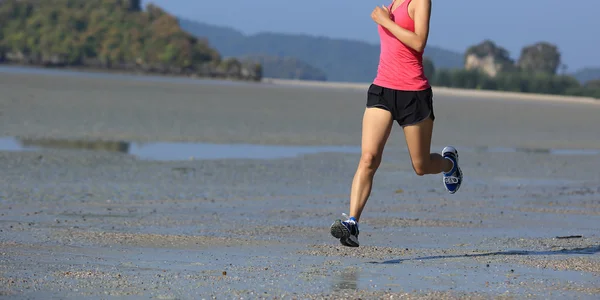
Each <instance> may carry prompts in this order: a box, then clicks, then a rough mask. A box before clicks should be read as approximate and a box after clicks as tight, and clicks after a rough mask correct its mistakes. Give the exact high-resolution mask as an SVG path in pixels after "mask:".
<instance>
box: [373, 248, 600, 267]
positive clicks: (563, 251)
mask: <svg viewBox="0 0 600 300" xmlns="http://www.w3.org/2000/svg"><path fill="white" fill-rule="evenodd" d="M596 253H600V246H590V247H585V248H573V249H561V250H555V251H524V250H523V251H518V250H517V251H498V252H489V253H479V254H463V255H436V256H426V257H415V258H406V259H393V260H387V261H383V262H377V261H372V262H368V263H370V264H400V263H402V262H405V261H415V260H433V259H447V258H460V257H486V256H502V255H506V256H513V255H524V256H528V255H531V256H537V255H568V254H596Z"/></svg>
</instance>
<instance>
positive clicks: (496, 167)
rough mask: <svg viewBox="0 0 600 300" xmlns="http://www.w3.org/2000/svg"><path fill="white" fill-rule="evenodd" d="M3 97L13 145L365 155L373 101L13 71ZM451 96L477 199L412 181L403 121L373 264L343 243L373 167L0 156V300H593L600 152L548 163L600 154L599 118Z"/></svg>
mask: <svg viewBox="0 0 600 300" xmlns="http://www.w3.org/2000/svg"><path fill="white" fill-rule="evenodd" d="M192 83H193V84H192ZM0 89H1V90H2V91H3V92H2V94H0V136H16V137H20V138H22V139H23V140H25V139H26V141H28V142H29V143H31V142H35V141H36V140H37V139H42V138H43V139H45V140H43V141H44V142H43V143H42V142H40V143H39V144H45V145H48V143H47V141H48V140H52V139H58V140H60V139H77V140H86V141H88V143H78V145H86V146H85V147H86V148H88V149H89V148H90V146H89V145H90V143H92V144H93V141H95V140H97V139H100V140H107V141H137V142H153V141H171V142H181V141H184V142H200V143H222V144H229V143H247V144H263V145H270V144H274V145H332V146H337V145H349V146H358V143H359V141H360V117H361V115H362V109H363V107H364V96H365V95H364V93H365V91H362V90H359V89H347V90H344V89H339V88H323V87H319V88H309V87H301V86H284V85H281V84H266V85H265V84H263V85H258V84H238V83H227V84H224V83H219V84H217V83H213V82H195V81H187V80H181V81H177V80H172V81H169V80H161V79H149V78H147V77H143V78H138V77H128V76H123V77H115V76H113V77H109V76H106V77H91V76H84V75H82V76H71V75H61V74H54V75H43V74H35V73H24V74H7V73H5V72H4V73H3V72H0ZM434 92H435V90H434ZM436 95H437V94H436ZM524 98H527V97H524ZM435 101H436V102H435V108H436V115H437V119H436V129H435V134H434V142H433V143H434V150H439V149H441V147H443V146H444V145H446V144H448V143H452V144H453V145H455V146H457V148H458V149H459V151H460V153H461V162H462V164H461V165H462V168H463V170H464V172H465V176H466V177H465V184H464V186H463V187H462V188H461V191H460V192H459V193H457V194H455V195H448V194H447V193H445V191H444V189H443V186H442V184H441V178H440V176H424V177H418V176H416V175H414V173H413V171H412V168H411V166H410V162H409V158H408V154H407V152H406V149H405V148H406V147H405V144H404V140H403V136H402V134H401V131H400V130H399V128H398V127H397V126H396V127H395V128H394V133H393V135H392V139H391V140H390V142H389V144H388V148H386V153H385V157H384V162H383V163H382V166H381V169H380V170H379V171H378V173H377V175H376V181H375V184H374V187H373V194H372V198H371V200H370V202H369V204H368V206H367V209H366V210H365V213H364V216H363V222H362V223H361V236H360V241H361V244H362V245H361V247H360V248H356V249H350V248H345V247H342V246H340V245H339V242H338V241H336V240H334V239H333V238H331V237H330V236H329V233H328V228H329V225H330V224H331V222H332V221H333V220H334V219H336V218H340V217H341V213H343V212H347V209H348V191H349V184H350V181H351V179H352V175H353V172H354V169H355V167H356V162H357V160H358V155H359V154H358V153H316V154H306V155H298V156H295V157H285V158H275V159H244V158H238V159H210V160H208V159H207V160H205V159H202V157H197V158H195V159H193V160H189V159H186V160H175V161H159V160H151V159H140V158H138V157H136V156H134V155H131V154H129V153H127V151H118V150H119V149H121V148H120V147H122V146H121V144H118V143H117V146H114V145H113V144H110V145H111V146H110V147H108V148H102V149H103V150H78V149H74V148H71V149H69V148H62V149H54V148H42V149H40V150H36V151H27V152H20V151H1V152H0V167H2V170H3V172H2V176H1V177H0V180H1V182H2V189H1V190H0V295H2V296H5V297H7V298H13V297H14V298H40V299H45V298H47V297H48V296H54V297H57V298H80V297H90V298H107V297H111V296H115V297H121V296H126V295H132V296H138V297H141V298H159V299H190V298H206V299H209V298H217V299H222V298H226V299H230V298H244V299H254V298H268V299H273V298H278V299H279V298H284V299H323V298H325V299H331V298H334V299H339V298H349V299H357V298H361V299H370V298H386V299H390V298H392V297H393V298H398V297H403V298H405V299H417V298H418V299H421V298H425V299H455V298H461V299H490V298H497V299H523V298H532V299H538V298H543V299H548V298H552V299H561V298H578V299H596V298H597V297H598V294H599V293H600V290H599V289H598V285H599V283H600V269H599V268H598V266H599V265H600V264H599V263H600V236H599V235H598V232H599V228H600V227H599V226H598V224H600V222H599V221H600V185H599V184H598V183H599V182H600V173H599V172H598V170H599V169H600V157H599V155H597V154H595V153H594V152H590V153H584V152H575V151H573V152H568V151H564V152H563V153H562V154H559V153H554V152H551V151H549V149H587V150H596V151H597V150H600V131H598V126H597V124H598V121H597V120H598V115H600V105H596V104H594V103H586V102H577V103H569V102H566V101H562V102H561V101H539V100H528V99H523V100H520V101H516V100H515V99H512V100H503V99H501V98H498V97H489V98H481V99H480V98H476V97H472V96H471V97H466V96H465V97H460V95H457V94H456V95H455V94H452V95H450V94H444V93H443V92H440V93H439V95H437V96H436V99H435ZM232 147H233V146H232ZM91 148H93V147H91ZM114 148H117V150H114ZM173 151H177V149H173ZM568 236H572V237H570V238H557V237H568ZM579 236H581V237H579Z"/></svg>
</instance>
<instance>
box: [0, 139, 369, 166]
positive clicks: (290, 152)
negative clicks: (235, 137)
mask: <svg viewBox="0 0 600 300" xmlns="http://www.w3.org/2000/svg"><path fill="white" fill-rule="evenodd" d="M41 149H80V150H91V151H109V152H118V153H126V154H130V155H133V156H136V157H137V158H140V159H144V160H159V161H169V160H188V159H201V160H202V159H204V160H205V159H276V158H292V157H297V156H300V155H306V154H316V153H324V152H337V153H355V154H356V153H360V148H359V147H354V146H280V145H252V144H206V143H171V142H153V143H129V142H124V141H78V140H61V139H17V138H12V137H7V138H0V151H36V150H41Z"/></svg>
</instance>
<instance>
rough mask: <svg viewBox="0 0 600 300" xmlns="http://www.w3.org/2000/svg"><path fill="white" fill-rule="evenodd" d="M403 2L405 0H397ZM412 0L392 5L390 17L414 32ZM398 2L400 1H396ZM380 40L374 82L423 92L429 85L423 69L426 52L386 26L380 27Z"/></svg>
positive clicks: (388, 86) (391, 87) (394, 87)
mask: <svg viewBox="0 0 600 300" xmlns="http://www.w3.org/2000/svg"><path fill="white" fill-rule="evenodd" d="M395 1H402V0H395ZM411 2H412V0H404V2H402V3H401V4H399V5H396V6H397V7H394V6H395V5H394V3H392V4H391V5H390V7H389V9H390V11H391V13H390V17H391V18H392V20H393V21H394V22H395V23H396V24H398V25H399V26H400V27H402V28H404V29H406V30H409V31H412V32H414V31H415V22H414V20H413V17H412V16H411V15H410V11H409V9H410V8H412V7H411V6H410V3H411ZM396 4H397V3H396ZM378 31H379V37H380V42H381V50H380V51H381V52H380V56H379V65H378V67H377V77H376V78H375V80H374V81H373V83H374V84H376V85H379V86H383V87H386V88H390V89H395V90H404V91H421V90H425V89H427V88H429V87H430V85H429V81H428V79H427V77H426V76H425V73H424V71H423V53H422V52H417V51H415V50H414V49H412V48H410V47H408V46H407V45H405V44H404V43H402V42H401V41H400V40H398V38H396V37H395V36H394V35H393V34H392V33H391V32H389V31H388V30H387V29H386V28H384V27H383V26H381V25H379V26H378Z"/></svg>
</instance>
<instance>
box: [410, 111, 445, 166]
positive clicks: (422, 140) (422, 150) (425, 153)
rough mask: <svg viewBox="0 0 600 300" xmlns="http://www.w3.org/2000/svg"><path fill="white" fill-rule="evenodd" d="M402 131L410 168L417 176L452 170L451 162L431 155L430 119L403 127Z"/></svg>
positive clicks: (431, 126)
mask: <svg viewBox="0 0 600 300" xmlns="http://www.w3.org/2000/svg"><path fill="white" fill-rule="evenodd" d="M403 129H404V136H405V138H406V145H407V146H408V152H409V154H410V158H411V160H412V166H413V169H414V170H415V173H417V175H419V176H423V175H427V174H439V173H442V172H445V173H447V172H450V171H451V170H452V167H453V162H452V161H451V160H448V159H445V158H444V157H442V155H440V154H438V153H431V136H432V134H433V120H432V119H431V118H427V119H425V120H423V121H421V122H419V123H417V124H413V125H408V126H404V128H403Z"/></svg>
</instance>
